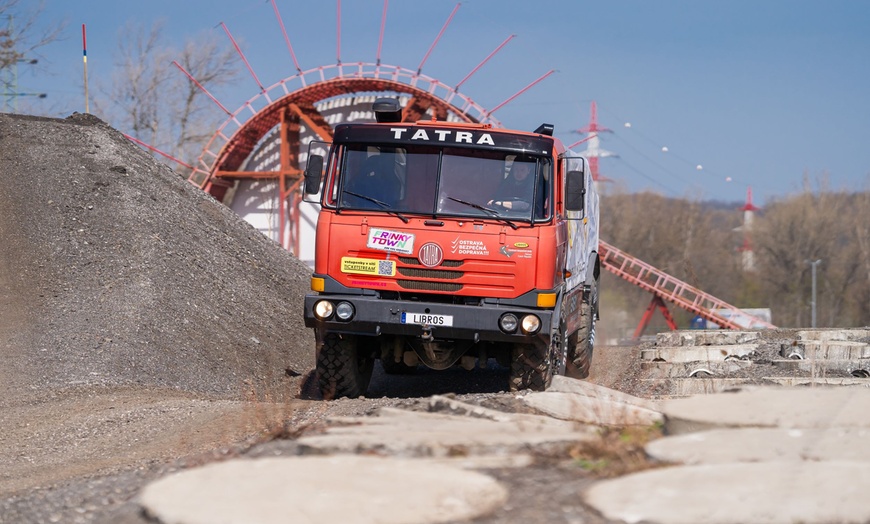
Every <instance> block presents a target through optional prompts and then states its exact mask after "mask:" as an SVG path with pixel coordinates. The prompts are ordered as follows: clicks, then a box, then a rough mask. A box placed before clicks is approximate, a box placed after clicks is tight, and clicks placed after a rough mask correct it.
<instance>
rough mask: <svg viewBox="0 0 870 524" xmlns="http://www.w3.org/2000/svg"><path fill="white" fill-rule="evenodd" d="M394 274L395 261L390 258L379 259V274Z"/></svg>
mask: <svg viewBox="0 0 870 524" xmlns="http://www.w3.org/2000/svg"><path fill="white" fill-rule="evenodd" d="M392 274H393V263H392V262H391V261H389V260H378V275H387V276H391V275H392Z"/></svg>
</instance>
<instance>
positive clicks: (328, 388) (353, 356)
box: [317, 333, 375, 400]
mask: <svg viewBox="0 0 870 524" xmlns="http://www.w3.org/2000/svg"><path fill="white" fill-rule="evenodd" d="M374 363H375V359H374V356H373V355H370V354H368V353H366V352H364V351H361V347H360V345H359V344H358V343H357V337H355V336H353V335H341V334H338V333H327V334H326V335H325V336H324V337H323V346H321V347H320V350H319V351H318V352H317V384H318V386H320V393H321V395H323V398H324V399H325V400H332V399H335V398H339V397H351V398H355V397H359V396H360V395H364V394H365V392H366V390H367V389H368V387H369V382H370V381H371V379H372V369H373V367H374Z"/></svg>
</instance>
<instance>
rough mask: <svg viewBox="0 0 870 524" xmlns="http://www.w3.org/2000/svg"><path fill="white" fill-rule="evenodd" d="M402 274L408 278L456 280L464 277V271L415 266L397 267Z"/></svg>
mask: <svg viewBox="0 0 870 524" xmlns="http://www.w3.org/2000/svg"><path fill="white" fill-rule="evenodd" d="M396 271H398V273H399V274H400V275H402V276H403V277H408V278H439V279H447V280H455V279H457V278H462V271H447V270H444V269H417V268H414V267H399V268H397V269H396Z"/></svg>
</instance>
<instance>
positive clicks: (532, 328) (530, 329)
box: [522, 315, 541, 335]
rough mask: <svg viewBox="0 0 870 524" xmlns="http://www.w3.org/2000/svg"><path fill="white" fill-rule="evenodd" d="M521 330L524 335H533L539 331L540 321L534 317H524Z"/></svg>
mask: <svg viewBox="0 0 870 524" xmlns="http://www.w3.org/2000/svg"><path fill="white" fill-rule="evenodd" d="M522 328H523V332H524V333H528V334H530V335H531V334H533V333H537V332H538V330H539V329H541V319H539V318H538V317H536V316H535V315H526V316H524V317H523V322H522Z"/></svg>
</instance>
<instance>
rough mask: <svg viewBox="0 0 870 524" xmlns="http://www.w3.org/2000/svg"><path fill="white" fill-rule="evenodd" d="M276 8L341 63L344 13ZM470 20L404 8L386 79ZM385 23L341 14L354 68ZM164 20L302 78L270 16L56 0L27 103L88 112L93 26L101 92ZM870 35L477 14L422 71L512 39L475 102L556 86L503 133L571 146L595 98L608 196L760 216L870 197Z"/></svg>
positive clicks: (470, 14)
mask: <svg viewBox="0 0 870 524" xmlns="http://www.w3.org/2000/svg"><path fill="white" fill-rule="evenodd" d="M25 3H28V2H25ZM277 4H278V8H279V10H280V11H281V14H282V16H283V19H284V23H285V25H286V27H287V31H288V34H289V37H290V40H291V42H292V44H293V47H294V50H295V51H296V55H297V57H298V59H299V62H300V65H301V66H302V68H303V69H308V68H311V67H316V66H319V65H331V64H334V63H336V60H337V56H336V47H337V46H336V43H337V42H336V41H337V38H336V2H335V1H318V2H312V1H302V0H277ZM456 4H457V2H456V1H454V0H426V1H416V0H413V1H412V0H392V1H390V2H389V6H388V11H387V20H386V36H385V39H384V43H383V50H382V53H381V59H382V61H383V63H385V64H391V65H397V66H402V67H405V68H408V69H416V68H417V66H418V65H419V63H420V62H421V60H422V59H423V57H424V56H425V54H426V51H427V50H428V48H429V46H430V44H431V43H432V42H433V40H434V39H435V37H436V35H437V34H438V32H439V31H440V30H441V28H442V26H443V25H444V23H445V21H446V20H447V18H448V16H449V15H450V13H451V12H452V11H453V9H454V7H455V6H456ZM382 9H383V1H382V0H344V1H343V2H341V11H342V18H341V57H340V58H341V61H342V62H343V63H350V62H359V61H363V62H373V61H374V60H375V57H376V53H377V44H378V33H379V29H380V20H381V13H382ZM160 19H162V20H163V21H164V22H165V31H166V35H167V36H168V37H170V38H171V40H172V42H171V43H173V44H175V45H177V46H179V47H180V46H181V45H182V44H183V42H184V41H185V40H186V39H195V38H197V37H198V36H202V35H203V34H209V33H217V34H218V36H219V37H220V38H224V39H225V38H226V36H225V34H224V31H223V29H222V28H221V27H220V25H219V24H220V22H225V23H226V24H227V27H228V28H229V30H230V31H231V32H232V34H233V36H234V37H235V38H236V39H237V40H239V41H240V42H241V45H242V48H243V51H244V52H245V55H246V56H247V58H248V59H249V60H250V62H251V65H252V67H253V68H254V70H255V72H256V74H257V76H258V77H259V78H260V80H261V82H262V83H263V84H264V85H271V84H272V83H274V82H276V81H278V80H280V79H281V78H284V77H287V76H289V75H291V74H292V73H294V72H295V68H294V66H293V62H292V60H291V58H290V55H289V52H288V51H287V48H286V46H285V44H284V41H283V37H282V35H281V32H280V29H279V26H278V23H277V21H276V19H275V17H274V14H273V11H272V5H271V3H270V2H269V1H268V0H174V1H167V0H149V1H148V2H118V1H117V0H78V1H75V2H71V1H69V0H46V2H45V10H44V12H43V15H42V18H41V21H42V22H43V23H44V24H46V25H48V24H52V23H56V22H58V21H61V20H66V22H67V23H68V25H67V27H66V30H65V32H64V35H63V37H64V38H63V40H61V41H58V42H56V43H54V44H52V45H50V46H48V47H46V48H43V49H42V50H41V51H40V53H41V56H40V64H39V67H34V68H32V69H29V68H30V67H31V66H24V65H22V66H20V68H19V88H20V91H26V92H45V93H47V94H48V98H46V99H44V100H37V99H33V100H27V103H28V104H30V105H31V107H36V108H37V109H38V110H39V111H41V112H44V113H46V114H49V115H51V116H59V117H63V116H67V115H68V114H70V113H71V112H72V111H83V109H84V102H83V94H82V92H83V88H82V84H83V82H82V50H81V25H82V24H86V25H87V32H88V74H89V79H90V82H91V83H95V82H99V81H102V82H108V78H109V76H110V74H111V69H112V63H113V59H114V55H113V53H114V50H115V48H116V47H117V41H118V32H119V30H120V29H121V28H122V27H123V26H124V25H125V24H126V23H127V22H128V21H131V20H132V21H135V22H137V23H140V24H143V25H144V26H145V27H150V25H151V23H152V22H154V21H157V20H160ZM868 27H870V2H867V1H863V0H854V1H846V0H827V1H825V2H818V1H816V2H810V1H805V0H727V1H726V0H720V1H712V0H661V1H653V0H613V1H607V2H586V1H568V0H561V1H559V0H537V1H534V2H529V1H514V0H466V1H464V2H462V3H461V6H460V7H459V9H458V11H457V12H456V15H455V17H454V18H453V20H452V22H451V24H450V26H449V27H448V28H447V30H446V32H445V33H444V36H443V38H442V39H441V40H440V42H439V43H438V45H437V46H436V47H435V49H434V51H433V52H432V54H431V55H430V57H429V58H428V60H427V61H426V63H425V65H424V67H423V73H425V74H427V75H429V76H432V77H435V78H437V79H439V80H441V81H442V82H444V83H446V84H448V85H455V84H456V83H458V82H459V81H460V80H461V79H462V78H463V77H464V76H465V75H466V74H467V73H468V72H470V71H471V70H472V69H473V68H474V67H475V66H476V65H477V64H478V63H479V62H480V61H481V60H483V58H484V57H485V56H486V55H488V54H489V53H490V52H491V51H492V50H493V49H495V48H496V47H497V46H498V45H499V44H500V43H501V42H502V41H504V40H505V39H506V38H507V37H508V36H509V35H511V34H515V35H517V37H516V38H515V39H513V40H512V41H511V42H510V43H508V44H507V46H505V47H504V49H503V50H502V51H501V52H500V53H499V54H497V55H496V56H495V58H493V59H492V60H491V61H489V62H488V63H487V64H486V65H485V66H484V67H483V68H482V69H481V70H480V71H478V72H477V73H476V74H475V75H474V76H473V77H472V78H471V79H470V80H469V81H467V82H466V83H465V84H463V85H462V88H461V90H462V92H463V93H464V94H466V95H467V96H469V97H471V98H472V99H473V100H474V101H475V102H478V103H479V104H481V105H483V106H484V107H487V108H493V107H495V106H496V105H498V104H500V103H501V102H503V101H505V100H506V99H507V98H509V97H510V96H511V95H513V94H514V93H516V92H517V91H519V90H521V89H522V88H524V87H525V86H526V85H528V84H529V83H530V82H532V81H533V80H535V79H536V78H538V77H540V76H541V75H543V74H545V73H546V72H547V71H549V70H550V69H556V70H558V72H557V73H555V74H553V75H551V76H549V77H548V78H547V79H545V80H544V81H543V82H541V83H540V84H537V85H536V86H534V87H532V88H531V89H529V90H528V91H527V92H525V93H524V94H523V95H521V96H520V97H518V98H517V99H515V100H514V101H513V102H511V103H509V104H508V105H506V106H504V107H503V108H501V109H499V110H498V111H497V112H496V113H495V114H494V116H495V117H496V118H497V119H498V120H500V121H501V122H502V124H504V125H505V126H506V127H516V128H521V129H529V130H531V129H534V128H536V127H537V126H538V124H540V123H542V122H549V123H552V124H554V125H555V126H556V134H557V136H559V138H561V139H562V140H563V141H565V142H566V143H572V142H575V141H576V140H577V139H579V138H580V136H579V135H576V134H572V133H570V131H571V130H572V129H576V128H579V127H582V126H584V125H586V123H587V122H588V120H589V105H590V102H591V101H592V100H595V101H596V102H597V104H598V113H599V114H598V116H599V123H600V124H601V125H604V126H607V127H609V128H610V129H612V130H613V133H612V134H610V133H608V134H604V135H602V146H603V147H604V148H606V149H608V150H611V151H613V152H616V153H618V154H619V155H620V156H619V158H610V159H603V160H602V161H601V171H602V175H604V176H606V177H608V178H610V179H612V180H614V181H615V183H613V184H609V186H610V187H617V186H618V187H621V188H624V189H625V190H627V191H643V190H652V191H656V192H659V193H662V194H665V195H667V196H673V197H689V198H693V199H703V200H710V199H715V200H726V201H742V200H743V199H744V197H745V194H746V189H747V187H748V186H751V187H752V189H753V193H754V196H755V202H756V203H758V204H763V203H764V202H765V201H767V200H768V199H770V198H775V197H782V196H786V195H788V194H792V193H794V192H796V191H799V190H800V189H801V187H802V185H803V180H804V176H805V174H806V175H807V176H808V177H809V179H810V181H811V182H812V183H813V185H814V187H817V181H818V180H820V179H821V178H822V177H823V175H824V174H827V177H828V178H827V180H828V182H827V183H828V186H829V187H830V188H832V189H835V190H840V189H842V190H856V191H858V190H870V30H868ZM179 74H180V73H179ZM92 85H93V84H92ZM257 91H258V89H257V85H256V83H255V82H254V80H253V79H252V78H251V77H250V75H248V74H247V72H245V73H244V75H243V76H242V77H241V80H240V81H239V82H238V83H237V84H236V85H234V86H232V88H229V89H226V90H223V91H221V92H220V93H218V95H219V98H220V100H221V102H222V103H223V104H224V105H225V106H226V107H228V108H230V109H235V108H237V107H239V106H240V105H241V104H242V103H243V102H244V101H245V100H247V99H249V98H251V97H252V96H254V95H255V94H257ZM22 102H23V101H22ZM216 110H217V109H216ZM626 123H630V127H626ZM121 131H124V130H123V129H122V130H121ZM662 148H667V152H664V151H663V150H662ZM698 165H701V166H702V169H700V170H699V169H698V168H697V166H698Z"/></svg>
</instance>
